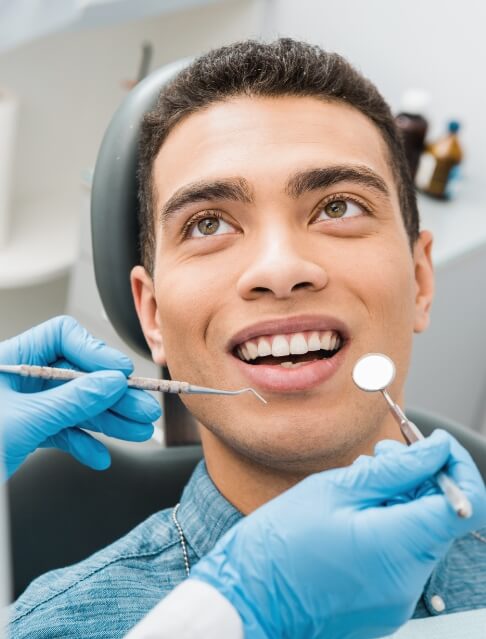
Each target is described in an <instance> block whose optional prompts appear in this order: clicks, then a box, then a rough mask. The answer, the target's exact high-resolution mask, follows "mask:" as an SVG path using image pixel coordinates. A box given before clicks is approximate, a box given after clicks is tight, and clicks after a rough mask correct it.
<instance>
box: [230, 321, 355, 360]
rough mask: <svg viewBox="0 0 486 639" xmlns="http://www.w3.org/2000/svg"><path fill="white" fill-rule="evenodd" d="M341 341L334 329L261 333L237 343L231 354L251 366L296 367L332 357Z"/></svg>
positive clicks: (341, 344) (342, 343) (341, 337)
mask: <svg viewBox="0 0 486 639" xmlns="http://www.w3.org/2000/svg"><path fill="white" fill-rule="evenodd" d="M344 341H345V340H344V338H343V336H342V335H341V334H340V333H339V332H338V331H334V330H331V331H301V332H297V333H289V334H279V335H262V336H259V337H254V338H252V339H249V340H246V341H244V342H242V343H240V344H238V345H237V346H236V347H235V348H234V349H233V355H234V356H235V357H238V359H240V360H241V361H242V362H244V363H245V364H251V365H253V366H259V365H266V366H281V367H283V368H299V367H302V366H305V365H308V364H311V363H313V362H316V361H319V360H324V359H331V358H332V357H334V355H336V353H338V352H339V351H340V350H341V348H342V347H343V345H344Z"/></svg>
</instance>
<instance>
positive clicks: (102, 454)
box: [42, 428, 111, 470]
mask: <svg viewBox="0 0 486 639" xmlns="http://www.w3.org/2000/svg"><path fill="white" fill-rule="evenodd" d="M42 447H43V448H59V449H60V450H64V451H65V452H67V453H69V454H70V455H72V456H73V457H74V458H75V459H77V460H78V461H79V462H81V463H82V464H84V465H85V466H89V467H90V468H93V469H94V470H105V469H106V468H108V467H109V466H110V463H111V457H110V453H109V452H108V449H107V448H106V446H105V445H104V444H102V443H101V442H100V441H98V440H97V439H95V438H94V437H92V436H91V435H89V434H88V433H85V432H84V431H82V430H79V428H65V429H64V430H62V431H61V432H60V433H57V434H56V435H53V436H52V437H48V438H47V439H46V441H45V442H44V443H43V445H42Z"/></svg>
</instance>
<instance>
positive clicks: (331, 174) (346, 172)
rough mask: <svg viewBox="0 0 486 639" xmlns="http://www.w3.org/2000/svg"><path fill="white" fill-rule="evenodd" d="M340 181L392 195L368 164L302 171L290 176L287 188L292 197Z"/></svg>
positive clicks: (387, 195) (339, 165)
mask: <svg viewBox="0 0 486 639" xmlns="http://www.w3.org/2000/svg"><path fill="white" fill-rule="evenodd" d="M340 182H354V183H355V184H360V185H361V186H365V187H367V188H371V189H373V190H375V191H378V192H379V193H381V194H382V195H385V196H386V197H390V192H389V190H388V187H387V185H386V183H385V181H384V180H383V178H381V177H380V176H379V175H378V174H377V173H375V172H374V171H372V170H371V169H370V168H368V167H366V166H361V165H348V164H337V165H333V166H328V167H325V168H317V169H309V170H307V171H301V172H300V173H297V174H296V175H294V176H292V177H291V178H290V180H289V181H288V183H287V186H286V189H285V190H286V192H287V194H288V195H290V197H292V198H298V197H300V196H301V195H303V194H304V193H307V192H310V191H315V190H317V189H325V188H328V187H330V186H334V185H335V184H339V183H340Z"/></svg>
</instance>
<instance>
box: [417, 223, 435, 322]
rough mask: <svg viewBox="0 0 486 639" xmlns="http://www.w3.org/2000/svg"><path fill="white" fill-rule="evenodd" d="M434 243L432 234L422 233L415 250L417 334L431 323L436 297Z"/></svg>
mask: <svg viewBox="0 0 486 639" xmlns="http://www.w3.org/2000/svg"><path fill="white" fill-rule="evenodd" d="M432 242H433V238H432V233H431V232H430V231H421V233H420V235H419V237H418V239H417V241H416V242H415V246H414V249H413V261H414V266H415V321H414V325H413V330H414V332H415V333H422V331H425V329H426V328H427V327H428V325H429V323H430V308H431V306H432V299H433V297H434V267H433V265H432Z"/></svg>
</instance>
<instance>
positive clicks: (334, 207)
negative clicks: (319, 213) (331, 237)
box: [324, 200, 348, 218]
mask: <svg viewBox="0 0 486 639" xmlns="http://www.w3.org/2000/svg"><path fill="white" fill-rule="evenodd" d="M347 209H348V203H347V202H345V201H344V200H334V202H329V204H326V206H325V207H324V211H325V212H326V214H327V215H329V217H333V218H337V217H342V216H343V215H344V214H345V213H346V211H347Z"/></svg>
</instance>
